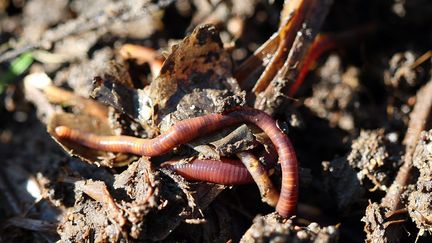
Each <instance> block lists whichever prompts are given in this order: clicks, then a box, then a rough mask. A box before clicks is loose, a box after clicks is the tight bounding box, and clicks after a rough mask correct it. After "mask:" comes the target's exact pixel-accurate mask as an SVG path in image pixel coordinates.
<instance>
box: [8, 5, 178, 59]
mask: <svg viewBox="0 0 432 243" xmlns="http://www.w3.org/2000/svg"><path fill="white" fill-rule="evenodd" d="M172 2H173V0H164V1H158V3H157V4H153V3H150V4H148V3H147V2H146V1H143V2H142V5H141V6H136V5H130V4H129V3H128V2H127V1H124V2H123V1H120V2H117V3H115V4H113V5H111V6H110V7H109V8H104V9H103V10H102V11H101V12H100V14H97V15H90V16H80V17H78V18H77V19H74V20H70V21H68V22H66V23H65V24H62V25H59V26H58V27H55V28H53V29H49V30H47V31H46V32H45V33H44V34H43V37H42V39H41V40H39V41H38V42H37V43H24V44H23V45H22V46H21V47H17V48H15V49H12V50H9V51H6V52H4V53H2V54H0V63H1V62H5V61H8V60H10V59H12V58H15V57H16V56H18V55H20V54H22V53H24V52H27V51H31V50H33V49H36V48H43V47H46V48H48V47H49V46H51V44H52V43H54V42H57V41H59V40H62V39H64V38H65V37H68V36H71V35H76V34H80V33H83V32H87V31H90V30H94V29H98V28H101V27H104V26H110V25H112V24H113V23H114V22H116V21H122V22H128V21H133V20H137V19H140V18H142V17H143V16H146V15H149V14H152V13H155V12H157V11H158V10H160V9H162V8H165V7H166V6H168V5H169V4H171V3H172Z"/></svg>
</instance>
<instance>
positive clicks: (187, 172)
mask: <svg viewBox="0 0 432 243" xmlns="http://www.w3.org/2000/svg"><path fill="white" fill-rule="evenodd" d="M161 167H164V168H167V169H170V170H173V171H175V172H176V173H177V174H179V175H181V176H183V177H184V178H185V179H186V180H194V181H206V182H213V183H218V184H222V185H242V184H249V183H252V182H253V179H252V176H251V175H250V174H249V172H248V170H247V169H246V168H245V167H244V166H243V164H242V163H241V162H240V161H239V160H233V159H226V158H221V160H202V159H194V160H192V161H190V162H188V163H181V162H179V161H167V162H164V163H162V164H161Z"/></svg>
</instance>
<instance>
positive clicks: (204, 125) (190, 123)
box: [55, 107, 298, 217]
mask: <svg viewBox="0 0 432 243" xmlns="http://www.w3.org/2000/svg"><path fill="white" fill-rule="evenodd" d="M242 122H249V123H252V124H255V125H256V126H258V127H259V128H260V129H262V130H263V131H264V132H265V133H266V134H267V135H268V137H269V138H270V140H271V141H272V143H273V144H274V146H275V148H276V151H277V153H278V155H279V162H280V164H281V168H282V188H281V193H280V197H279V201H278V203H277V205H276V211H277V212H278V213H279V214H280V215H282V216H284V217H289V216H292V215H293V214H294V213H295V210H296V204H297V194H298V191H297V190H298V189H297V184H298V175H297V173H298V172H297V158H296V154H295V151H294V148H293V146H292V144H291V142H290V140H289V138H288V137H287V136H286V135H285V134H284V133H283V132H282V131H281V130H280V129H279V128H278V127H277V126H276V122H275V121H274V120H273V118H271V117H270V116H269V115H268V114H266V113H265V112H263V111H260V110H256V109H253V108H247V107H238V108H235V109H233V110H231V111H229V112H227V113H226V114H208V115H204V116H201V117H195V118H191V119H187V120H183V121H180V122H178V123H176V124H175V125H174V126H172V127H171V128H170V129H168V131H167V132H166V133H163V134H161V135H159V136H158V137H156V138H153V139H140V138H134V137H129V136H98V135H94V134H90V133H85V132H81V131H79V130H75V129H70V128H68V127H65V126H59V127H56V128H55V133H56V134H57V136H58V137H59V138H64V139H69V140H72V141H75V142H77V143H80V144H82V145H85V146H87V147H90V148H93V149H98V150H105V151H112V152H126V153H133V154H138V155H145V156H157V155H161V154H164V153H167V152H168V151H170V150H171V149H173V148H174V147H176V146H178V145H180V144H184V143H187V142H189V141H191V140H193V139H195V138H197V137H199V136H202V135H205V134H208V133H210V132H214V131H216V130H217V129H220V128H224V127H227V126H232V125H235V124H239V123H242Z"/></svg>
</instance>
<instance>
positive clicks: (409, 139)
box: [381, 81, 432, 211]
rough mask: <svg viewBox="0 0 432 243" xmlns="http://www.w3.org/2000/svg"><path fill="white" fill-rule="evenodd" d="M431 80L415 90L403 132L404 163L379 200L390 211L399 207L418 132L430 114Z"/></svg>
mask: <svg viewBox="0 0 432 243" xmlns="http://www.w3.org/2000/svg"><path fill="white" fill-rule="evenodd" d="M431 94H432V81H429V82H428V83H427V84H426V85H425V86H424V87H422V88H421V89H420V90H419V91H418V92H417V95H416V97H417V102H416V104H415V106H414V109H413V111H412V112H411V114H410V121H409V124H408V130H407V132H406V134H405V138H404V140H403V143H404V144H405V146H406V147H405V157H404V163H403V165H402V166H401V167H400V168H399V171H398V174H397V175H396V178H395V180H394V182H393V184H392V185H391V186H390V188H389V190H388V191H387V194H386V195H385V197H384V198H383V199H382V201H381V206H383V207H386V208H389V209H390V210H391V211H394V210H397V209H398V208H399V207H400V199H401V198H400V196H401V194H402V193H403V192H404V191H405V187H406V185H408V182H409V179H410V176H411V169H412V167H413V166H412V160H413V155H414V151H415V148H416V146H417V141H418V139H419V137H420V133H421V132H422V131H423V130H425V129H426V127H425V126H426V123H427V121H428V118H429V117H430V114H431V109H432V95H431Z"/></svg>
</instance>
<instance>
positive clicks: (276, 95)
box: [255, 0, 332, 114]
mask: <svg viewBox="0 0 432 243" xmlns="http://www.w3.org/2000/svg"><path fill="white" fill-rule="evenodd" d="M308 3H309V4H310V7H309V9H308V11H307V13H306V14H305V16H303V19H304V24H303V25H302V26H303V27H302V30H301V31H300V32H299V33H297V36H296V38H295V40H294V43H293V44H292V47H291V50H290V52H289V54H288V58H287V59H286V61H285V63H284V65H283V67H282V69H281V70H279V72H278V73H277V75H276V76H275V77H274V79H273V80H272V81H271V83H270V85H269V86H268V87H267V88H266V89H265V91H264V92H262V93H261V94H260V95H259V96H258V97H257V99H256V101H255V108H257V109H260V110H265V111H266V112H267V113H269V114H273V113H274V112H275V111H276V110H277V109H278V108H279V107H280V105H282V104H283V101H284V100H285V96H286V95H285V94H287V93H288V87H289V85H288V84H290V83H293V82H294V81H295V80H296V78H297V77H298V75H299V73H300V69H301V67H302V65H301V64H302V61H304V60H303V57H305V56H306V54H307V52H308V50H309V47H310V46H311V44H312V42H313V40H314V39H315V36H316V35H317V32H318V30H319V29H320V27H321V24H322V22H323V21H324V18H325V16H326V15H327V13H328V11H329V9H330V6H331V4H332V0H312V1H311V2H308Z"/></svg>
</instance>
